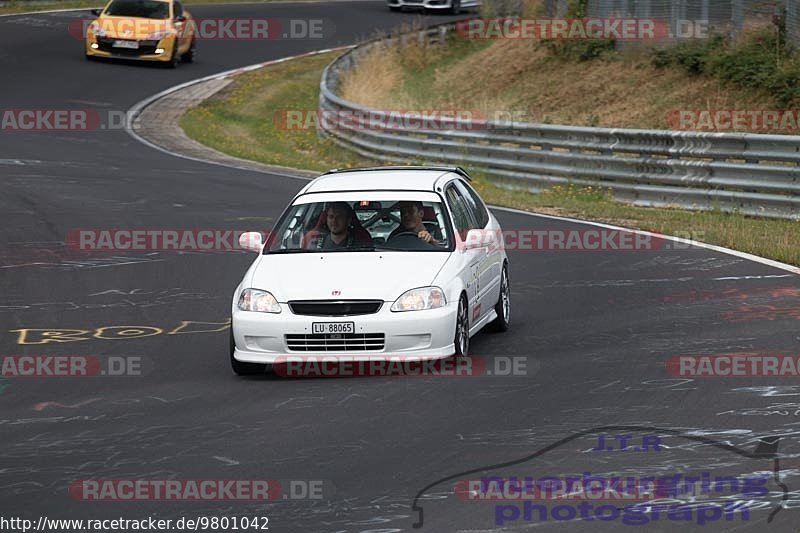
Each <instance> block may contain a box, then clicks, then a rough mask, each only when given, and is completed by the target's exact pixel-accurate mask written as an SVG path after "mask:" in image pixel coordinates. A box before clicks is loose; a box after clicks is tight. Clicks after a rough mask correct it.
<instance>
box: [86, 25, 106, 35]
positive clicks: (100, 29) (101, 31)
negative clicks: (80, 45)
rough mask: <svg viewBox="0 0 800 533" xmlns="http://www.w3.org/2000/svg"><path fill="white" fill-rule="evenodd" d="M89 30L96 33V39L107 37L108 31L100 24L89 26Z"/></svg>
mask: <svg viewBox="0 0 800 533" xmlns="http://www.w3.org/2000/svg"><path fill="white" fill-rule="evenodd" d="M89 29H90V30H92V33H94V35H95V37H105V36H106V30H105V29H104V28H103V27H102V26H101V25H100V24H98V23H97V22H92V23H91V24H90V25H89Z"/></svg>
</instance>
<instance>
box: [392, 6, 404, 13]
mask: <svg viewBox="0 0 800 533" xmlns="http://www.w3.org/2000/svg"><path fill="white" fill-rule="evenodd" d="M401 10H402V8H401V7H400V6H389V11H394V12H395V13H399V12H400V11H401Z"/></svg>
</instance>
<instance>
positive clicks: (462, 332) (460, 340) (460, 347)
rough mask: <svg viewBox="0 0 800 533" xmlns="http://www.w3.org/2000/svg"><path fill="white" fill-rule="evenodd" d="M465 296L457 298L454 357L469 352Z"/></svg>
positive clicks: (462, 355)
mask: <svg viewBox="0 0 800 533" xmlns="http://www.w3.org/2000/svg"><path fill="white" fill-rule="evenodd" d="M467 309H469V308H468V306H467V297H466V296H463V295H462V296H461V298H460V299H459V300H458V312H457V313H456V334H455V337H454V338H453V344H455V347H456V351H455V354H453V356H454V357H466V356H467V354H468V353H469V315H468V312H467Z"/></svg>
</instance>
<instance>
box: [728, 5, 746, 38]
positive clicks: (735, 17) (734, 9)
mask: <svg viewBox="0 0 800 533" xmlns="http://www.w3.org/2000/svg"><path fill="white" fill-rule="evenodd" d="M743 23H744V13H743V9H742V0H731V38H732V39H736V38H737V37H738V36H739V35H741V33H742V24H743Z"/></svg>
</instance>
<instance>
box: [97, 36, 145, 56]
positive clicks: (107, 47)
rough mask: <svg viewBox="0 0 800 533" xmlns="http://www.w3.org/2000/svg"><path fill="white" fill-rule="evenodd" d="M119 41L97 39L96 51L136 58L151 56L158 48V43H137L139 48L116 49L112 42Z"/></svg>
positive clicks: (106, 38)
mask: <svg viewBox="0 0 800 533" xmlns="http://www.w3.org/2000/svg"><path fill="white" fill-rule="evenodd" d="M117 40H119V39H109V38H108V37H99V38H98V39H97V49H98V50H100V51H102V52H109V53H112V54H114V55H117V56H127V57H137V56H146V55H153V54H155V53H156V48H158V41H139V48H138V49H136V50H132V49H130V48H117V47H115V46H113V45H114V41H117Z"/></svg>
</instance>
